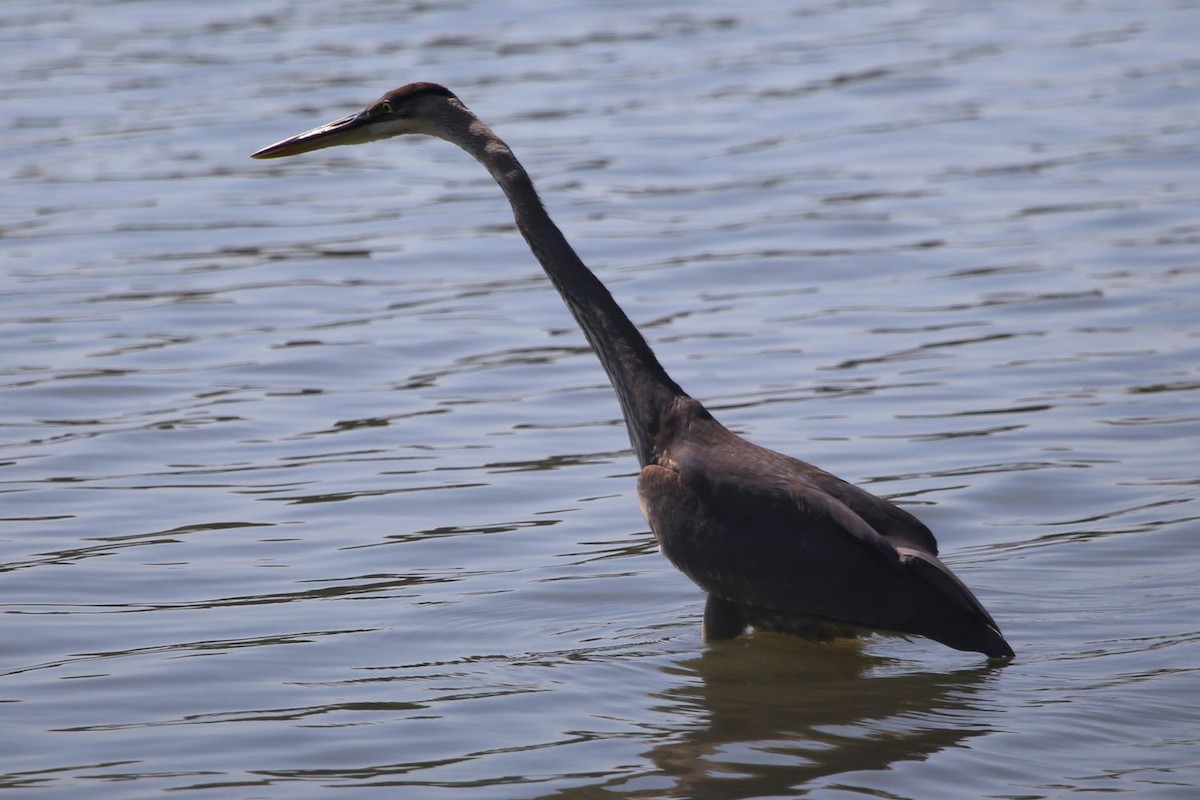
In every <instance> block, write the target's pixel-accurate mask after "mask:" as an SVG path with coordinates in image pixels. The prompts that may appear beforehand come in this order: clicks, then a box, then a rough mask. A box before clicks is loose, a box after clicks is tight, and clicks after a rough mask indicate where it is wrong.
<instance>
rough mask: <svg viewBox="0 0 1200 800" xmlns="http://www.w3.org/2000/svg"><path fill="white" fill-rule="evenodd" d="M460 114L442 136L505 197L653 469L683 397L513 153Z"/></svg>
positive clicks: (639, 453) (643, 457)
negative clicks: (663, 425)
mask: <svg viewBox="0 0 1200 800" xmlns="http://www.w3.org/2000/svg"><path fill="white" fill-rule="evenodd" d="M459 109H460V110H457V112H456V117H457V119H455V120H454V121H453V123H452V124H449V125H446V126H445V127H444V128H443V130H445V131H446V132H447V134H446V135H445V137H444V138H446V139H447V140H449V141H451V142H453V143H454V144H457V145H458V146H459V147H461V148H463V149H464V150H466V151H467V152H468V153H470V154H471V155H472V156H474V157H475V158H476V159H477V160H478V161H479V162H480V163H481V164H483V166H484V167H486V168H487V170H488V172H489V173H491V175H492V177H493V178H494V179H495V180H496V183H498V184H499V185H500V188H501V189H502V190H503V191H504V194H505V196H506V197H507V198H508V201H509V203H510V204H511V205H512V209H513V216H514V217H515V218H516V221H517V227H518V228H519V229H520V231H521V234H522V235H523V236H524V237H525V240H526V241H527V242H528V243H529V248H530V250H532V251H533V254H534V256H535V257H536V258H537V260H538V261H539V262H541V265H542V268H543V269H544V270H545V271H546V274H547V275H548V276H549V277H550V281H551V282H552V283H553V284H554V286H555V288H556V289H558V292H559V294H561V295H562V298H563V300H564V301H565V302H566V304H567V308H568V309H570V311H571V313H572V314H573V315H574V317H575V320H576V321H577V322H578V323H579V327H580V328H582V329H583V333H584V336H586V337H587V340H588V342H589V343H590V344H591V346H592V349H593V350H594V351H595V352H596V355H597V357H599V359H600V363H601V364H602V365H603V366H604V370H605V372H607V373H608V378H609V381H610V382H611V383H612V385H613V388H614V389H615V390H616V393H617V399H618V400H619V401H620V403H621V411H622V413H623V414H624V416H625V424H626V426H627V427H628V429H629V440H630V442H631V443H632V444H633V448H634V450H635V451H636V453H637V458H638V461H639V463H641V464H642V465H643V466H644V465H646V464H649V463H653V462H654V461H655V460H656V457H657V456H656V453H655V452H654V440H655V437H656V434H657V433H658V430H659V425H660V421H661V420H662V417H663V413H664V412H665V411H666V410H667V408H668V407H669V406H670V405H671V404H672V402H673V401H674V400H676V399H677V398H680V397H686V395H685V394H684V392H683V390H682V389H680V388H679V386H678V384H676V383H675V381H673V380H671V378H670V376H668V375H667V373H666V371H665V370H663V368H662V366H661V365H660V364H659V363H658V359H657V358H655V356H654V353H653V351H651V349H650V346H649V345H648V344H647V343H646V340H645V339H644V338H643V337H642V334H641V333H640V332H639V331H638V329H637V328H635V327H634V325H633V323H632V322H630V320H629V317H627V316H626V315H625V312H624V311H622V310H621V307H620V306H618V305H617V302H616V301H615V300H614V299H613V296H612V294H610V293H609V291H608V289H607V288H605V286H604V284H602V283H601V282H600V280H599V279H598V278H597V277H596V276H595V275H594V274H593V273H592V271H591V270H589V269H588V268H587V266H585V265H584V263H583V261H581V260H580V258H579V256H578V255H577V254H576V253H575V250H574V249H573V248H572V247H571V245H570V243H568V242H567V239H566V237H565V236H563V234H562V231H560V230H559V229H558V226H557V225H555V224H554V221H553V220H552V219H551V218H550V215H549V214H547V213H546V209H545V208H544V207H543V206H542V201H541V199H540V198H539V197H538V194H537V191H536V190H535V189H534V187H533V181H532V180H531V179H530V177H529V173H527V172H526V171H525V169H524V167H522V166H521V164H520V162H519V161H517V158H516V156H515V155H513V152H512V150H511V149H509V147H508V145H507V144H505V143H504V142H503V141H502V140H501V139H500V137H498V136H497V135H496V134H495V133H493V132H492V130H491V129H490V128H488V127H487V126H486V125H484V124H483V122H481V121H480V120H479V119H478V118H477V117H475V116H474V115H473V114H471V112H470V111H468V110H467V109H466V108H465V107H461V106H460V107H459Z"/></svg>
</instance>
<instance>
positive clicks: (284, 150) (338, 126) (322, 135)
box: [250, 112, 370, 158]
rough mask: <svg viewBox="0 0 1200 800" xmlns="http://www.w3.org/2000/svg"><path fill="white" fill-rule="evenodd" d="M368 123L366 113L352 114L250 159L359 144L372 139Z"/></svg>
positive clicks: (256, 154)
mask: <svg viewBox="0 0 1200 800" xmlns="http://www.w3.org/2000/svg"><path fill="white" fill-rule="evenodd" d="M368 123H369V119H368V117H367V114H366V113H365V112H359V113H357V114H351V115H349V116H347V117H342V118H341V119H335V120H334V121H333V122H326V123H325V124H324V125H320V126H318V127H316V128H313V129H312V130H310V131H305V132H304V133H298V134H296V135H295V136H292V137H290V138H287V139H284V140H283V141H281V142H276V143H275V144H273V145H269V146H267V147H264V148H263V149H262V150H259V151H258V152H257V153H253V154H252V155H251V156H250V157H251V158H285V157H287V156H295V155H299V154H300V153H307V152H309V151H310V150H320V149H321V148H322V147H336V146H338V145H342V144H359V143H361V142H365V141H368V140H369V139H370V137H369V136H367V135H366V128H367V125H368Z"/></svg>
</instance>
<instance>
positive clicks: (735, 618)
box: [700, 594, 746, 642]
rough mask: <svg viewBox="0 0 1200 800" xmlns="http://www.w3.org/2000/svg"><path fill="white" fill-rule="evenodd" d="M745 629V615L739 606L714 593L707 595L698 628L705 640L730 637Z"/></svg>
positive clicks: (710, 640) (739, 633)
mask: <svg viewBox="0 0 1200 800" xmlns="http://www.w3.org/2000/svg"><path fill="white" fill-rule="evenodd" d="M745 630H746V617H745V615H744V614H743V613H742V609H741V607H740V606H738V605H737V604H736V603H731V602H729V601H728V600H724V599H722V598H720V597H717V596H716V595H715V594H710V595H709V596H708V602H706V603H705V604H704V625H703V626H702V627H701V628H700V635H701V636H703V637H704V639H705V641H709V642H712V641H716V640H717V639H732V638H733V637H735V636H740V635H741V634H742V632H743V631H745Z"/></svg>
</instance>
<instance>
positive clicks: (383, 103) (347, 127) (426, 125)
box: [251, 83, 462, 158]
mask: <svg viewBox="0 0 1200 800" xmlns="http://www.w3.org/2000/svg"><path fill="white" fill-rule="evenodd" d="M461 105H462V104H461V103H460V102H459V100H458V98H457V97H455V95H454V93H453V92H451V91H450V90H449V89H447V88H446V87H445V86H439V85H438V84H436V83H410V84H408V85H406V86H401V87H400V88H399V89H393V90H392V91H390V92H388V93H387V94H385V95H383V97H380V98H379V99H378V100H376V101H375V102H374V103H371V104H370V105H369V106H367V107H366V108H364V109H363V110H362V111H359V112H357V113H355V114H350V115H349V116H345V117H342V118H341V119H335V120H334V121H332V122H327V123H325V124H324V125H319V126H317V127H316V128H313V129H312V130H308V131H305V132H304V133H298V134H296V135H295V136H291V137H289V138H287V139H284V140H283V141H280V142H276V143H275V144H273V145H269V146H267V147H264V148H263V149H262V150H259V151H258V152H257V153H254V154H252V155H251V158H284V157H286V156H294V155H299V154H300V153H307V152H309V151H310V150H320V149H321V148H322V147H336V146H338V145H343V144H362V143H364V142H373V141H376V140H377V139H388V138H391V137H393V136H401V135H403V134H406V133H422V134H426V135H428V136H441V135H443V133H442V132H443V130H444V128H445V119H446V115H447V112H448V111H450V109H451V108H453V107H459V108H461Z"/></svg>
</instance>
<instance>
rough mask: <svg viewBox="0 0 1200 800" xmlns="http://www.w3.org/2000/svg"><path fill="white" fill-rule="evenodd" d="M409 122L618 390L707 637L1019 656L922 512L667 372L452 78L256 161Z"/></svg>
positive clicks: (289, 142) (670, 547) (645, 507)
mask: <svg viewBox="0 0 1200 800" xmlns="http://www.w3.org/2000/svg"><path fill="white" fill-rule="evenodd" d="M404 134H425V135H429V136H435V137H438V138H441V139H445V140H447V141H449V142H451V143H453V144H456V145H458V146H459V147H461V148H462V149H463V150H465V151H467V152H468V153H469V154H471V155H472V156H474V157H475V158H476V159H477V160H478V161H479V162H480V163H481V164H482V165H483V166H484V167H485V168H486V169H487V170H488V172H489V173H490V174H491V175H492V177H493V178H494V179H495V180H496V182H497V183H498V184H499V185H500V188H501V190H503V192H504V194H505V195H506V196H507V197H508V200H509V202H510V204H511V205H512V209H513V215H514V217H515V219H516V223H517V227H518V229H519V230H520V231H521V233H522V235H523V236H524V237H525V239H526V241H527V242H528V244H529V247H530V249H531V250H532V251H533V254H534V256H535V257H536V258H537V259H538V261H539V262H540V263H541V265H542V267H543V268H544V269H545V271H546V274H547V275H548V276H549V278H550V280H551V282H552V283H553V284H554V286H555V288H557V289H558V291H559V293H560V294H561V295H562V297H563V300H564V301H565V302H566V304H567V307H568V308H569V309H570V311H571V313H572V314H573V315H574V317H575V319H576V321H577V322H578V323H579V326H580V328H582V330H583V333H584V335H585V336H586V337H587V340H588V342H589V343H590V344H591V346H592V349H593V350H594V351H595V352H596V355H597V357H598V358H599V359H600V362H601V364H602V365H603V366H604V369H605V371H606V372H607V373H608V377H609V380H610V381H611V382H612V385H613V388H614V389H615V391H616V394H617V399H618V401H619V402H620V404H621V411H622V414H623V415H624V418H625V424H626V427H627V428H628V430H629V439H630V442H631V443H632V445H633V449H634V452H635V454H636V456H637V459H638V462H639V463H640V464H641V473H640V474H639V476H638V499H639V502H640V505H641V508H642V513H643V514H644V515H645V517H646V521H647V522H648V523H649V524H650V528H651V529H652V530H653V531H654V535H655V537H656V538H657V539H658V542H659V545H660V547H661V549H662V552H663V553H664V554H665V555H666V557H667V558H668V559H669V560H670V561H671V563H672V564H674V565H675V566H676V567H677V568H678V569H679V570H680V571H681V572H683V573H684V574H685V575H687V576H688V577H689V578H691V579H692V581H694V582H695V583H696V584H697V585H698V586H699V587H700V588H701V589H703V590H704V591H705V592H707V594H708V601H707V604H706V607H705V612H704V635H705V637H706V638H707V639H725V638H731V637H733V636H737V635H739V634H741V633H743V632H744V631H745V630H746V629H747V628H756V629H760V630H769V631H777V632H781V633H791V634H797V635H801V636H805V637H808V638H812V639H827V638H831V637H834V636H840V635H844V634H853V633H855V632H858V631H862V630H878V631H887V632H893V633H900V634H915V635H920V636H925V637H928V638H930V639H933V640H935V641H938V642H941V643H943V644H945V645H948V646H950V647H953V648H956V649H959V650H968V651H977V652H981V653H984V654H986V655H987V656H989V657H992V658H1011V657H1012V656H1013V651H1012V648H1011V647H1009V645H1008V643H1007V642H1006V641H1005V640H1004V637H1003V635H1002V634H1001V633H1000V629H999V627H998V626H997V625H996V623H995V621H994V620H993V619H992V617H991V616H990V615H989V614H988V612H987V611H986V610H985V609H984V607H983V605H982V604H980V602H979V601H978V600H977V599H976V598H975V596H974V595H973V594H972V593H971V591H970V590H969V589H968V588H967V587H966V586H965V585H963V583H962V582H961V581H960V580H959V579H958V578H957V577H956V576H955V575H954V574H953V573H952V572H951V571H950V570H949V568H947V567H946V566H945V565H944V564H943V563H942V562H941V561H940V560H938V557H937V541H936V540H935V539H934V537H933V534H932V533H930V531H929V529H928V528H927V527H925V525H923V524H922V523H921V522H920V521H919V520H918V519H917V518H916V517H914V516H912V515H911V514H909V513H908V512H906V511H904V510H903V509H901V508H898V507H897V506H895V505H893V504H891V503H889V502H887V501H886V500H883V499H881V498H878V497H876V496H874V495H872V494H870V493H869V492H867V491H865V490H863V489H860V488H858V487H857V486H854V485H853V484H850V483H847V482H846V481H843V480H841V479H840V478H837V477H835V476H833V475H831V474H830V473H828V472H825V471H824V470H822V469H819V468H817V467H815V466H813V465H811V464H807V463H805V462H803V461H800V460H799V459H795V458H792V457H790V456H786V455H783V454H781V453H777V452H775V451H773V450H768V449H766V448H764V447H760V446H758V445H756V444H753V443H751V442H749V441H747V440H745V439H743V438H741V437H739V436H737V435H736V434H734V433H733V432H731V431H730V430H729V429H728V428H726V427H724V426H723V425H721V424H720V423H719V422H717V420H716V419H714V418H713V416H712V414H710V413H709V412H708V410H707V409H706V408H704V406H703V405H702V404H701V403H700V402H698V401H697V400H695V399H694V398H692V397H690V396H689V395H688V394H687V393H685V392H684V391H683V390H682V389H681V388H680V387H679V385H678V384H676V383H675V382H674V381H673V380H672V379H671V378H670V376H668V375H667V373H666V371H665V370H664V369H663V368H662V366H661V365H660V364H659V362H658V359H657V358H656V357H655V355H654V353H653V351H651V349H650V346H649V345H648V344H647V343H646V340H645V339H644V338H643V337H642V335H641V333H640V332H638V330H637V328H636V327H634V325H633V323H632V322H630V320H629V318H628V317H627V316H626V315H625V313H624V312H623V311H622V310H621V308H620V306H618V305H617V303H616V301H615V300H613V297H612V295H611V294H610V293H609V291H608V289H606V288H605V286H604V284H602V283H601V282H600V280H599V279H598V278H597V277H596V276H595V275H594V274H593V273H592V272H591V270H589V269H588V268H587V267H586V266H585V265H584V264H583V262H582V261H581V260H580V259H579V256H578V255H576V253H575V250H574V249H573V248H572V247H571V245H570V244H569V243H568V242H567V240H566V238H565V237H564V236H563V234H562V232H561V231H560V230H559V229H558V226H556V225H555V224H554V221H553V220H552V219H551V218H550V215H549V214H548V213H547V212H546V209H545V207H544V206H543V205H542V202H541V199H540V198H539V196H538V194H537V191H536V190H535V189H534V186H533V182H532V180H531V179H530V177H529V174H528V173H527V172H526V171H525V169H524V168H523V167H522V166H521V164H520V162H519V161H518V160H517V158H516V156H514V155H513V152H512V150H511V149H510V148H509V147H508V145H506V144H505V143H504V142H503V141H502V140H501V139H500V138H499V137H498V136H497V135H496V134H495V133H494V132H493V131H492V130H491V129H490V128H489V127H488V126H487V125H485V124H484V123H483V122H482V121H480V120H479V118H478V117H476V116H475V115H474V114H473V113H472V112H471V111H470V110H469V109H468V108H467V107H466V106H465V105H464V104H463V103H462V102H461V101H460V100H459V99H458V97H456V96H455V95H454V93H453V92H451V91H450V90H449V89H446V88H445V87H442V86H438V85H436V84H431V83H413V84H408V85H407V86H402V87H400V88H399V89H395V90H393V91H390V92H388V93H387V94H385V95H383V96H382V97H381V98H379V99H378V100H377V101H375V102H374V103H372V104H371V105H369V106H367V107H366V108H365V109H363V110H362V111H360V112H358V113H356V114H351V115H349V116H347V117H343V118H341V119H338V120H334V121H333V122H330V123H327V124H325V125H322V126H319V127H317V128H314V129H312V130H310V131H306V132H304V133H301V134H298V135H296V136H293V137H290V138H288V139H285V140H283V141H281V142H278V143H276V144H273V145H271V146H269V147H266V148H264V149H262V150H260V151H258V152H257V153H255V154H254V157H255V158H280V157H284V156H292V155H297V154H299V153H305V152H309V151H311V150H316V149H320V148H323V147H333V146H336V145H343V144H360V143H364V142H369V141H375V140H378V139H386V138H390V137H393V136H399V135H404Z"/></svg>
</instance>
